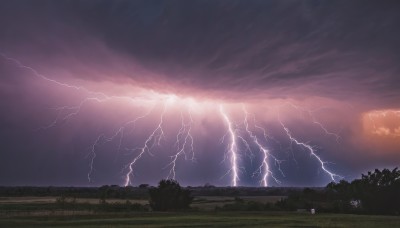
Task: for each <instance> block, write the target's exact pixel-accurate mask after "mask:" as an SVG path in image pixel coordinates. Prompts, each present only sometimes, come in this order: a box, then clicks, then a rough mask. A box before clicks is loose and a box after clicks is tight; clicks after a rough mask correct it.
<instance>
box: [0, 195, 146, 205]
mask: <svg viewBox="0 0 400 228" xmlns="http://www.w3.org/2000/svg"><path fill="white" fill-rule="evenodd" d="M56 199H57V197H0V204H11V203H12V204H27V203H32V204H34V203H55V202H56ZM71 199H72V198H67V200H71ZM75 201H76V202H77V203H91V204H98V203H99V199H96V198H76V199H75ZM129 201H130V202H131V203H140V204H147V203H148V200H136V199H134V200H132V199H130V200H129ZM107 202H108V203H125V202H126V199H107Z"/></svg>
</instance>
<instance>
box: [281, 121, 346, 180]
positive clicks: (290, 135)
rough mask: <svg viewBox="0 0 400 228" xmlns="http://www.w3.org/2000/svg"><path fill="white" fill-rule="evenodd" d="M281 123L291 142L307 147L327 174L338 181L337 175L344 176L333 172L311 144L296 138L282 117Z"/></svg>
mask: <svg viewBox="0 0 400 228" xmlns="http://www.w3.org/2000/svg"><path fill="white" fill-rule="evenodd" d="M279 123H280V124H281V126H282V127H283V129H284V130H285V132H286V135H287V136H288V137H289V139H290V142H291V143H295V144H296V145H298V146H302V147H304V148H306V149H307V150H308V151H310V156H312V157H314V158H316V159H317V161H318V162H319V163H320V165H321V169H322V170H323V171H324V172H325V173H326V174H328V175H329V176H330V178H331V180H332V181H336V179H335V177H336V178H343V177H342V176H339V175H337V174H335V173H333V172H331V171H329V170H328V168H327V167H326V166H325V165H326V164H327V162H325V161H323V160H322V159H321V157H319V156H318V155H317V154H316V153H315V149H314V148H313V147H312V146H311V145H309V144H306V143H304V142H300V141H299V140H297V139H296V138H294V137H293V136H292V134H291V133H290V131H289V129H288V128H287V127H286V126H285V125H284V124H283V122H282V121H281V120H280V119H279Z"/></svg>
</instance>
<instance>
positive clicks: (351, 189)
mask: <svg viewBox="0 0 400 228" xmlns="http://www.w3.org/2000/svg"><path fill="white" fill-rule="evenodd" d="M327 189H329V190H331V191H332V192H333V193H334V197H335V200H336V202H339V203H341V205H342V206H344V209H346V206H347V207H348V205H349V203H350V202H351V201H356V202H360V203H361V205H360V207H361V209H362V210H363V211H364V212H366V213H373V214H399V213H400V171H399V170H398V169H397V168H395V169H393V170H389V169H383V170H382V171H380V170H378V169H375V171H374V172H368V173H367V175H364V174H362V176H361V179H356V180H354V181H352V182H351V183H348V182H347V181H340V182H339V183H330V184H328V186H327Z"/></svg>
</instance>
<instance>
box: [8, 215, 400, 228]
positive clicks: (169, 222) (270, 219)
mask: <svg viewBox="0 0 400 228" xmlns="http://www.w3.org/2000/svg"><path fill="white" fill-rule="evenodd" d="M189 226H197V227H266V226H269V227H374V228H375V227H400V217H399V216H367V215H342V214H317V215H310V214H298V213H288V212H214V213H211V212H188V213H156V212H147V213H130V214H113V213H107V214H93V215H75V216H54V215H53V216H51V215H49V216H27V217H22V216H16V217H3V218H0V227H87V228H89V227H189Z"/></svg>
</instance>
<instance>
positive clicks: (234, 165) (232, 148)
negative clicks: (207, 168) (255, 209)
mask: <svg viewBox="0 0 400 228" xmlns="http://www.w3.org/2000/svg"><path fill="white" fill-rule="evenodd" d="M219 110H220V113H221V115H222V117H223V119H224V120H225V122H226V124H227V125H228V132H229V135H230V138H231V142H230V145H229V154H230V158H231V169H230V170H229V172H232V186H234V187H236V186H237V182H238V180H239V175H238V171H239V170H238V151H237V150H238V148H237V144H236V134H235V131H234V129H233V124H232V122H231V121H230V119H229V117H228V115H227V114H226V113H225V112H224V110H223V108H222V105H220V106H219Z"/></svg>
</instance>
